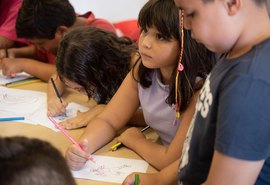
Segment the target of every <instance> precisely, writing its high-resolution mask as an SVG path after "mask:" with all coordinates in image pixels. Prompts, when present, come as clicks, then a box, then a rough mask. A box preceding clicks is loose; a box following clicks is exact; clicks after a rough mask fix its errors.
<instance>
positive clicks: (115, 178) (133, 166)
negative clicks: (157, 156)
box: [72, 155, 148, 183]
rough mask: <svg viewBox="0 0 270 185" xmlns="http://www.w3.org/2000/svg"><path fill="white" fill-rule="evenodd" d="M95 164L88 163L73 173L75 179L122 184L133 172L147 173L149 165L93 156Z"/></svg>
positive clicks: (130, 160) (140, 161)
mask: <svg viewBox="0 0 270 185" xmlns="http://www.w3.org/2000/svg"><path fill="white" fill-rule="evenodd" d="M92 157H93V158H94V161H95V163H93V162H92V161H88V162H87V163H86V164H85V166H84V167H83V168H82V169H81V170H78V171H74V170H73V171H72V174H73V176H74V177H75V178H80V179H91V180H96V181H104V182H113V183H122V182H123V181H124V179H125V178H126V177H127V176H128V175H129V174H130V173H132V172H141V173H145V172H146V170H147V168H148V163H147V162H145V161H144V160H137V159H127V158H118V157H108V156H101V155H92Z"/></svg>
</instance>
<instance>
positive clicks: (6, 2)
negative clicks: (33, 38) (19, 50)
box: [0, 0, 29, 47]
mask: <svg viewBox="0 0 270 185" xmlns="http://www.w3.org/2000/svg"><path fill="white" fill-rule="evenodd" d="M21 4H22V0H0V35H2V36H4V37H6V38H8V39H10V40H13V41H15V42H16V43H15V47H16V46H23V45H26V44H29V42H28V41H27V40H26V39H19V38H18V37H17V34H16V29H15V25H16V19H17V15H18V11H19V9H20V7H21Z"/></svg>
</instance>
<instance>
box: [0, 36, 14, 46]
mask: <svg viewBox="0 0 270 185" xmlns="http://www.w3.org/2000/svg"><path fill="white" fill-rule="evenodd" d="M13 45H14V41H13V40H11V39H9V38H7V37H4V36H2V35H0V49H4V48H10V47H12V46H13Z"/></svg>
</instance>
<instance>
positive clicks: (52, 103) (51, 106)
mask: <svg viewBox="0 0 270 185" xmlns="http://www.w3.org/2000/svg"><path fill="white" fill-rule="evenodd" d="M47 105H48V110H47V115H48V116H58V115H60V114H63V113H65V112H66V107H67V105H68V103H67V102H65V100H63V99H62V103H61V101H60V100H59V98H58V97H56V96H55V97H48V100H47Z"/></svg>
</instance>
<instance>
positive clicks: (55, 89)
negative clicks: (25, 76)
mask: <svg viewBox="0 0 270 185" xmlns="http://www.w3.org/2000/svg"><path fill="white" fill-rule="evenodd" d="M51 82H52V85H53V89H54V91H55V94H56V96H57V97H58V98H59V100H60V102H61V103H62V99H61V96H60V94H59V92H58V90H57V87H56V85H55V83H54V80H53V78H51Z"/></svg>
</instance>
